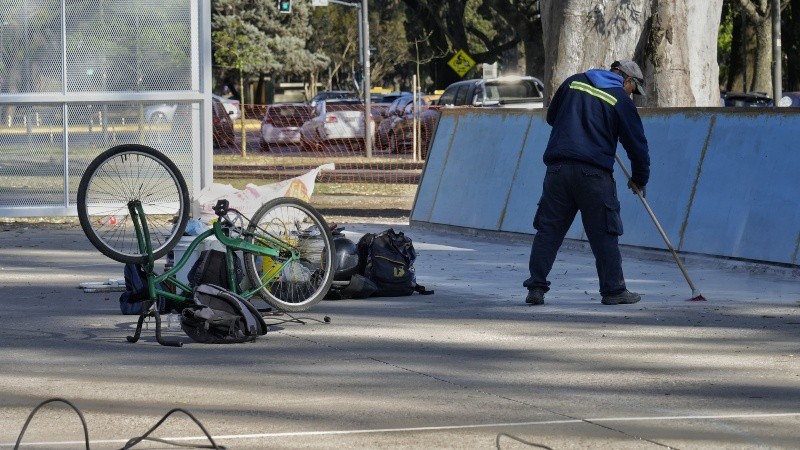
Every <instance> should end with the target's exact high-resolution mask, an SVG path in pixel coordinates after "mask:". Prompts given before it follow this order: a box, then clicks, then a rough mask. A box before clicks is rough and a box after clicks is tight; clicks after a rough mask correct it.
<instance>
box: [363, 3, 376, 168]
mask: <svg viewBox="0 0 800 450" xmlns="http://www.w3.org/2000/svg"><path fill="white" fill-rule="evenodd" d="M361 23H362V30H363V33H364V35H363V39H362V41H361V53H362V55H364V145H365V146H366V147H367V149H366V150H367V158H372V126H371V125H372V123H373V122H372V105H371V104H370V103H371V99H370V98H369V91H370V90H371V89H372V87H371V86H370V82H369V13H368V12H367V0H361Z"/></svg>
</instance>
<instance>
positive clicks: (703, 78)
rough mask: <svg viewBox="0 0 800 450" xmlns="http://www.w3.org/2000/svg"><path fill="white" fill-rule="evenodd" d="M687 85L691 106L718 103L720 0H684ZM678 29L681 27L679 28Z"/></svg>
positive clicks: (715, 104) (716, 104)
mask: <svg viewBox="0 0 800 450" xmlns="http://www.w3.org/2000/svg"><path fill="white" fill-rule="evenodd" d="M684 2H685V4H686V19H687V21H686V27H687V29H688V31H687V33H686V40H687V49H688V56H689V59H688V68H689V73H688V74H687V76H689V81H690V86H691V91H692V95H693V96H694V100H695V102H694V106H719V105H720V100H719V91H720V85H719V64H717V35H718V30H719V24H720V20H721V19H722V4H723V0H704V1H702V2H699V1H696V0H684ZM678 31H679V32H680V30H678Z"/></svg>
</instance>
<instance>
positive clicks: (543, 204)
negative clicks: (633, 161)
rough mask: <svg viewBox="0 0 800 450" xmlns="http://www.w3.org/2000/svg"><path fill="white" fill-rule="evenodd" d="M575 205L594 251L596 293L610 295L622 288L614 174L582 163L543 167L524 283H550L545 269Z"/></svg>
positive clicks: (542, 285) (530, 286) (537, 285)
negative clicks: (528, 273) (544, 172)
mask: <svg viewBox="0 0 800 450" xmlns="http://www.w3.org/2000/svg"><path fill="white" fill-rule="evenodd" d="M578 211H580V213H581V219H582V221H583V229H584V230H585V232H586V237H587V238H588V239H589V245H590V246H591V248H592V253H593V254H594V259H595V266H596V267H597V276H598V278H599V279H600V294H601V295H613V294H618V293H620V292H622V291H624V290H625V278H624V276H623V274H622V257H621V256H620V252H619V241H618V237H619V236H620V235H622V220H621V219H620V215H619V211H620V206H619V200H618V199H617V186H616V183H615V182H614V177H613V176H612V175H611V174H610V173H609V172H607V171H605V170H603V169H600V168H598V167H595V166H592V165H589V164H581V163H565V164H554V165H551V166H548V168H547V174H546V175H545V178H544V185H543V188H542V197H541V199H540V200H539V206H538V208H537V209H536V215H535V217H534V219H533V226H534V228H536V230H537V232H536V236H535V237H534V239H533V245H532V246H531V255H530V261H529V262H528V267H529V270H530V275H531V277H530V278H528V279H527V280H525V282H524V283H523V286H525V287H527V288H528V289H533V288H541V289H543V290H544V291H545V292H547V291H548V290H549V289H550V288H549V286H550V282H549V281H547V275H548V274H549V273H550V270H551V269H552V268H553V263H554V262H555V260H556V254H557V253H558V249H559V248H560V247H561V244H562V242H563V241H564V236H566V234H567V231H568V230H569V228H570V226H571V225H572V222H573V221H574V220H575V215H576V214H577V213H578Z"/></svg>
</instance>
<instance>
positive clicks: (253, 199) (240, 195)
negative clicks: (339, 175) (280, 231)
mask: <svg viewBox="0 0 800 450" xmlns="http://www.w3.org/2000/svg"><path fill="white" fill-rule="evenodd" d="M334 167H335V166H334V164H332V163H330V164H323V165H321V166H319V167H317V168H315V169H312V170H310V171H308V172H306V173H304V174H303V175H299V176H296V177H294V178H290V179H288V180H284V181H279V182H277V183H271V184H264V185H261V186H258V185H255V184H252V183H250V184H248V185H247V186H245V187H244V189H242V190H238V189H236V188H234V187H233V186H231V185H230V184H217V183H212V184H211V185H209V186H207V187H205V188H204V189H203V190H201V191H200V193H198V194H197V196H195V198H194V213H195V217H199V218H200V220H202V221H204V222H209V221H211V220H213V219H216V217H217V215H216V214H214V205H216V204H217V200H219V199H223V198H224V199H227V200H228V202H229V204H230V207H231V208H233V209H236V210H238V211H239V212H241V213H242V214H244V215H245V216H247V217H253V214H255V212H256V211H257V210H258V208H260V207H261V205H263V204H264V203H266V202H268V201H270V200H272V199H273V198H278V197H297V198H299V199H301V200H304V201H309V199H310V198H311V194H313V193H314V183H316V180H317V175H319V172H320V171H322V170H333V169H334Z"/></svg>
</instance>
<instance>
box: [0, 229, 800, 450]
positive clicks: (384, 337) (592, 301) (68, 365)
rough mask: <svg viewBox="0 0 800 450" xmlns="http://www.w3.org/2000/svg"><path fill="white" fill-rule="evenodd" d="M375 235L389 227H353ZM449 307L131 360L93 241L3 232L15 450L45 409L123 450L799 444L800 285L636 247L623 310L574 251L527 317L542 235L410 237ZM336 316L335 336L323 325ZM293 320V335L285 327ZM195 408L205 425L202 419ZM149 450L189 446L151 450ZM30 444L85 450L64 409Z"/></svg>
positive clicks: (0, 303) (4, 430)
mask: <svg viewBox="0 0 800 450" xmlns="http://www.w3.org/2000/svg"><path fill="white" fill-rule="evenodd" d="M345 226H346V232H347V233H349V234H350V236H351V237H352V238H353V239H354V240H355V239H357V238H358V236H359V235H360V234H362V233H364V232H377V231H382V230H383V229H385V228H387V227H388V226H389V225H385V224H345ZM394 227H395V229H400V230H403V231H405V232H406V233H407V234H408V235H409V236H410V237H411V238H412V239H413V240H414V243H415V246H416V248H417V250H418V252H419V258H418V261H417V264H416V268H417V273H418V281H419V283H420V284H423V285H425V286H426V287H427V288H428V289H433V290H435V294H434V295H432V296H418V295H414V296H411V297H401V298H371V299H366V300H346V301H325V302H322V303H320V304H318V305H316V306H315V307H313V308H312V309H311V310H309V311H307V312H306V313H302V314H298V315H297V316H298V317H299V318H301V319H302V321H303V322H304V323H299V322H293V321H290V322H284V323H279V320H280V319H281V318H280V317H272V318H268V320H267V321H268V322H269V323H271V324H272V325H271V326H270V331H269V333H268V334H267V335H266V336H264V337H262V338H261V339H259V340H258V341H256V342H255V343H250V344H235V345H227V346H223V345H204V344H197V343H193V342H191V341H189V339H188V338H187V337H186V336H182V335H181V334H180V332H179V331H169V332H167V335H168V336H169V337H172V338H175V339H181V340H182V341H184V342H185V345H184V346H183V347H182V348H172V347H162V346H160V345H158V344H157V343H156V342H155V339H154V336H153V330H152V327H150V329H148V330H145V332H144V333H143V336H142V339H141V340H140V341H139V342H137V343H135V344H131V343H128V342H126V340H125V336H126V335H128V334H130V333H131V332H132V330H133V328H134V326H135V319H136V317H134V316H122V315H120V314H119V308H118V303H117V298H118V297H119V293H118V292H111V293H84V292H83V291H82V290H80V289H78V288H77V286H78V284H79V283H81V282H87V281H104V280H107V279H110V278H117V279H118V278H122V265H121V264H120V263H117V262H114V261H112V260H110V259H108V258H106V257H104V256H102V255H101V254H100V253H99V252H98V251H97V250H95V249H94V248H93V247H92V245H91V244H90V243H89V241H88V240H87V239H86V238H85V237H84V235H83V233H82V232H81V230H80V228H79V227H75V226H60V227H58V226H36V227H30V226H29V227H22V226H18V225H0V348H1V351H0V448H13V446H14V443H15V442H16V440H17V438H18V436H19V435H20V432H21V430H22V428H23V425H24V423H25V420H26V418H27V417H28V415H29V414H30V413H31V412H32V411H33V409H34V408H35V407H36V406H37V405H38V404H40V403H41V402H43V401H45V400H48V399H52V398H62V399H65V400H67V401H69V402H71V404H72V405H74V407H75V408H77V410H78V411H80V412H81V413H82V415H83V417H84V418H85V421H86V423H87V425H88V435H89V438H90V441H91V448H93V449H116V448H121V447H123V446H124V445H125V442H126V441H127V440H128V439H130V438H133V437H136V436H140V435H142V434H144V433H145V432H146V431H147V430H148V429H150V428H151V427H152V426H154V425H156V423H157V422H158V421H159V419H161V418H162V417H163V416H164V415H165V414H167V413H168V412H169V411H170V410H172V409H173V408H180V409H181V410H180V411H178V412H176V413H175V414H173V415H171V416H170V417H169V418H168V419H167V420H166V421H165V422H164V424H163V425H162V426H161V427H159V428H158V429H157V430H156V431H155V432H154V433H153V437H158V438H166V439H173V440H177V441H179V442H181V443H183V444H194V445H202V444H207V443H208V441H207V440H206V439H205V438H204V435H203V431H202V429H201V428H200V425H202V426H203V427H204V428H205V429H206V430H207V431H208V433H209V434H210V435H211V436H212V437H213V439H214V440H215V441H216V442H217V443H219V444H222V445H225V446H227V448H230V449H266V448H337V449H338V448H408V449H431V448H445V449H451V448H464V449H490V448H501V449H521V448H551V449H584V448H592V449H661V448H681V449H719V448H725V449H751V448H758V449H764V448H771V449H778V448H780V449H796V448H800V314H798V313H800V278H799V277H798V272H797V271H796V270H791V269H785V268H777V267H771V266H763V265H754V264H745V263H735V262H723V261H719V260H716V259H711V258H701V257H692V258H688V259H687V260H686V265H687V268H688V271H689V273H690V275H691V276H692V277H693V280H694V281H695V283H696V284H697V286H698V288H699V290H700V291H701V292H702V294H703V295H704V296H705V297H706V298H707V301H705V302H687V301H686V299H687V298H689V297H691V290H690V289H689V288H688V285H687V284H686V282H685V280H684V278H683V276H682V275H681V273H680V271H679V270H678V267H677V266H676V264H675V262H674V261H673V260H672V259H671V257H670V256H669V254H665V253H663V252H654V251H643V250H636V249H625V251H624V268H625V273H626V277H627V280H628V286H629V288H630V289H631V290H634V291H637V292H640V293H642V294H644V298H643V300H642V301H641V302H640V303H638V304H635V305H619V306H604V305H601V304H600V296H599V294H598V293H597V279H596V275H595V269H594V261H593V258H592V256H591V252H590V251H589V250H588V249H586V248H585V246H583V245H581V244H578V243H569V244H567V245H565V247H564V248H562V250H561V252H560V254H559V258H558V260H557V261H556V264H555V267H554V269H553V273H552V282H553V286H552V287H553V289H552V290H551V291H550V292H549V293H548V294H547V296H546V304H545V305H544V306H537V307H531V306H528V305H525V304H524V297H525V293H526V292H525V291H524V290H523V288H522V287H521V284H522V281H523V280H524V279H525V278H526V277H527V260H528V251H529V245H530V238H529V237H527V238H526V237H519V236H508V235H495V236H475V235H470V234H466V233H454V232H452V230H440V229H435V228H430V227H418V226H414V227H409V226H407V225H394ZM325 316H328V317H330V319H331V321H330V323H324V322H323V321H322V319H323V318H324V317H325ZM283 318H288V317H286V316H284V317H283ZM183 411H186V412H189V413H190V414H192V415H193V416H194V417H195V418H196V419H197V421H198V423H199V424H200V425H198V423H195V422H193V421H192V420H191V419H190V417H189V416H188V415H186V414H185V413H184V412H183ZM136 447H137V448H172V447H171V446H170V445H167V444H162V443H157V442H145V443H142V444H139V445H137V446H136ZM20 448H32V449H78V448H85V445H84V435H83V431H82V427H81V421H80V418H79V416H78V414H77V413H76V412H75V411H74V410H73V409H71V408H70V407H69V406H68V405H67V404H66V403H61V402H53V403H49V404H47V405H46V406H44V407H43V408H41V409H40V410H39V411H38V413H37V414H36V415H35V416H34V418H33V420H32V421H31V422H30V425H29V426H28V428H27V431H26V433H25V435H24V437H23V439H22V445H21V447H20Z"/></svg>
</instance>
